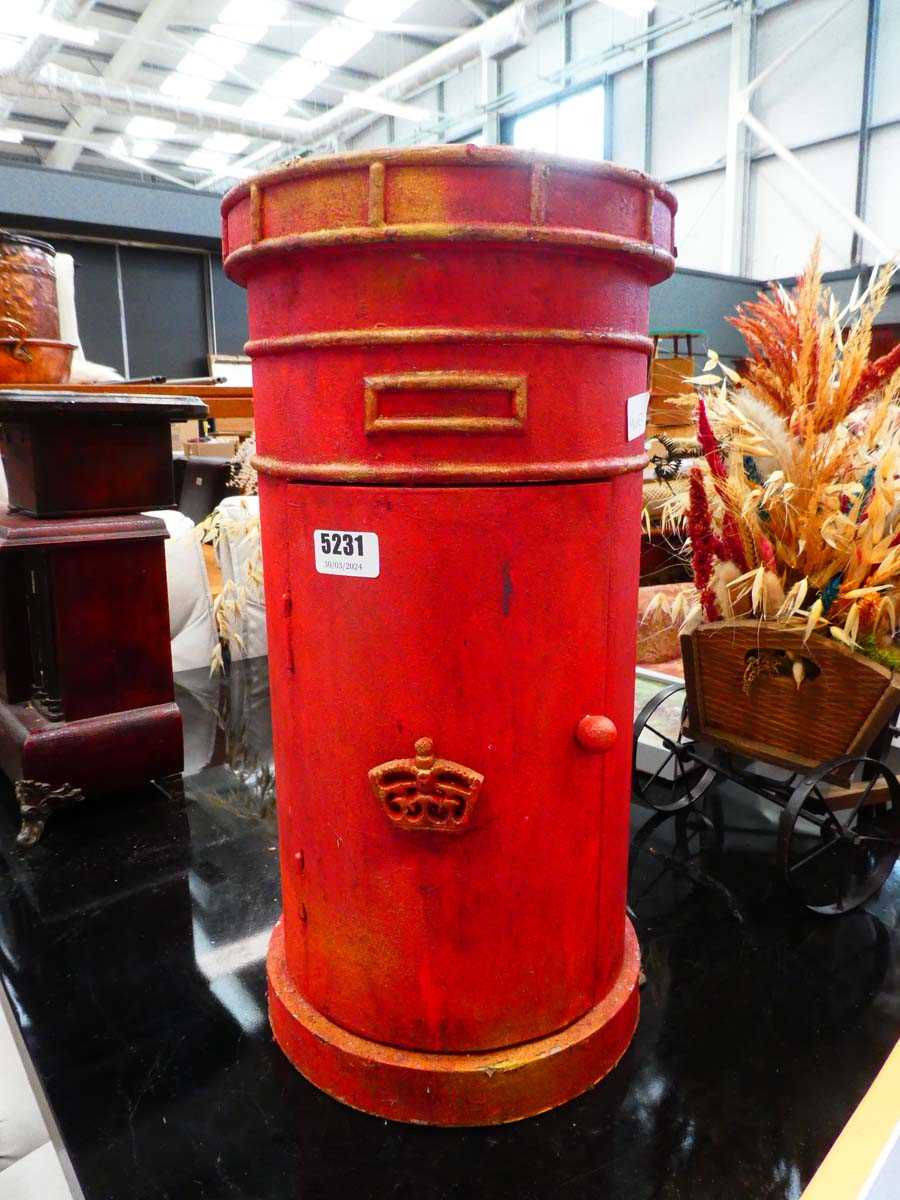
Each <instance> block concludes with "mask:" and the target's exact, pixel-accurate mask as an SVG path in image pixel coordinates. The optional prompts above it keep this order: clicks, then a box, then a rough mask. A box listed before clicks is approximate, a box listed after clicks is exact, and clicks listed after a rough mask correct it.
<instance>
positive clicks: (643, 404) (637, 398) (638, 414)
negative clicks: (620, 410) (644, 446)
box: [626, 392, 650, 442]
mask: <svg viewBox="0 0 900 1200" xmlns="http://www.w3.org/2000/svg"><path fill="white" fill-rule="evenodd" d="M649 403H650V393H649V392H637V393H636V394H635V395H634V396H629V397H628V400H627V401H626V405H627V412H628V436H627V438H626V441H629V442H632V441H634V439H635V438H636V437H640V436H641V435H642V434H643V433H644V432H645V430H646V428H647V406H648V404H649Z"/></svg>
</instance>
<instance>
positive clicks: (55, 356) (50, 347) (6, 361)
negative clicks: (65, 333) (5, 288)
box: [0, 317, 75, 384]
mask: <svg viewBox="0 0 900 1200" xmlns="http://www.w3.org/2000/svg"><path fill="white" fill-rule="evenodd" d="M0 332H6V333H10V334H11V335H12V336H11V337H0V384H10V383H66V382H67V381H68V378H69V375H70V373H71V370H72V355H73V354H74V353H75V347H74V346H73V345H71V344H70V343H69V342H60V341H58V340H57V339H55V338H30V337H26V336H25V334H26V329H25V326H24V325H23V324H22V322H21V321H15V320H13V319H12V317H0Z"/></svg>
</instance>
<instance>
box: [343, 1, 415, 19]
mask: <svg viewBox="0 0 900 1200" xmlns="http://www.w3.org/2000/svg"><path fill="white" fill-rule="evenodd" d="M414 3H415V0H350V3H349V4H347V5H346V6H345V8H344V15H345V16H347V17H352V18H353V19H354V20H355V21H371V22H372V23H373V24H375V25H386V24H388V23H389V22H390V21H396V19H397V18H398V17H399V16H402V15H403V13H405V12H406V10H407V9H409V8H412V6H413V4H414Z"/></svg>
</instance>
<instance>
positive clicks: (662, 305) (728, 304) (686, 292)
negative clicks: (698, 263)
mask: <svg viewBox="0 0 900 1200" xmlns="http://www.w3.org/2000/svg"><path fill="white" fill-rule="evenodd" d="M760 287H762V284H760V283H757V282H755V281H754V280H752V279H738V278H735V277H734V276H732V275H714V274H712V273H711V272H706V271H691V270H676V272H675V274H674V275H672V276H671V278H669V279H667V280H666V281H665V283H660V284H658V285H657V286H656V287H654V288H651V289H650V328H651V329H702V330H703V332H704V333H705V334H706V336H707V338H708V339H709V345H710V347H711V348H712V349H713V350H717V351H718V352H719V354H722V355H724V356H725V357H726V358H734V357H739V356H740V355H742V354H744V352H745V347H744V339H743V338H742V337H741V335H740V334H739V333H738V331H737V330H736V329H735V328H733V326H731V325H729V324H728V322H727V321H726V319H725V318H726V317H730V316H733V314H734V309H735V306H736V305H738V304H741V303H743V302H744V301H745V300H753V299H755V298H756V293H757V292H758V291H759V289H760Z"/></svg>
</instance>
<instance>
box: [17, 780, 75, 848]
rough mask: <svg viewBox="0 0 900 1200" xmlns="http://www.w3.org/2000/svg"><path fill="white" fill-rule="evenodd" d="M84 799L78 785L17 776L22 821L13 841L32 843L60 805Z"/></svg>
mask: <svg viewBox="0 0 900 1200" xmlns="http://www.w3.org/2000/svg"><path fill="white" fill-rule="evenodd" d="M83 799H84V792H82V790H81V788H77V787H72V786H71V784H68V783H63V784H60V785H59V786H58V787H54V786H53V784H51V783H42V782H41V780H39V779H19V780H18V781H17V782H16V801H17V803H18V805H19V814H20V815H21V818H22V824H21V826H20V828H19V833H18V836H17V837H16V842H17V843H18V844H19V845H20V846H33V845H34V844H35V842H36V841H38V839H39V838H40V836H41V834H42V833H43V832H44V826H45V825H46V824H47V821H48V820H49V818H50V817H51V816H52V814H53V813H54V812H56V810H57V809H59V808H65V807H67V806H68V805H70V804H77V803H78V802H79V801H81V800H83Z"/></svg>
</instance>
